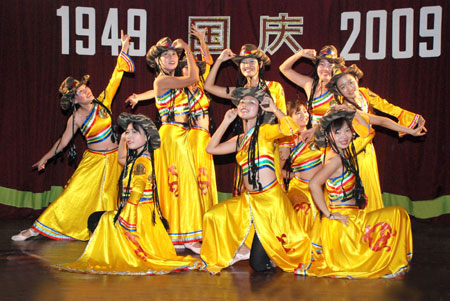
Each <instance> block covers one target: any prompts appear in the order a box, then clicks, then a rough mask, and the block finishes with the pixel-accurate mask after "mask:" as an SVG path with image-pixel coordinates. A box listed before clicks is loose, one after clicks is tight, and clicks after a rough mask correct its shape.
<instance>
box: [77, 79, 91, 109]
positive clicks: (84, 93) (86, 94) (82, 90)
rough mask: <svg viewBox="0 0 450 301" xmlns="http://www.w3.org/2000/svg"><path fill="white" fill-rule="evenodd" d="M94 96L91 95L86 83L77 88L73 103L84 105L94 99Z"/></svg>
mask: <svg viewBox="0 0 450 301" xmlns="http://www.w3.org/2000/svg"><path fill="white" fill-rule="evenodd" d="M94 98H95V97H94V96H93V95H92V91H91V88H89V87H88V86H86V85H84V84H83V85H81V86H79V87H78V88H77V92H76V93H75V103H76V104H80V105H84V104H89V103H91V102H92V101H93V100H94Z"/></svg>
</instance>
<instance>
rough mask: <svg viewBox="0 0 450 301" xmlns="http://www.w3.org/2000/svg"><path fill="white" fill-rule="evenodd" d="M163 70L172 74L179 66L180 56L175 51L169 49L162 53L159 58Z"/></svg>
mask: <svg viewBox="0 0 450 301" xmlns="http://www.w3.org/2000/svg"><path fill="white" fill-rule="evenodd" d="M158 61H159V64H160V67H161V69H163V70H165V71H167V72H171V71H174V70H175V69H176V68H177V66H178V54H177V52H176V51H175V50H173V49H169V50H167V51H164V52H163V53H161V55H160V56H159V58H158Z"/></svg>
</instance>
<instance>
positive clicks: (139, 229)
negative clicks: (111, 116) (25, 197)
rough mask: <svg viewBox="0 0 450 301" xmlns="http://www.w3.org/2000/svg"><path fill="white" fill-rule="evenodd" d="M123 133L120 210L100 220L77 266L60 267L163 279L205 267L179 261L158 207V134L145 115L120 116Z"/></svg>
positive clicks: (185, 259)
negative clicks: (155, 157) (155, 163)
mask: <svg viewBox="0 0 450 301" xmlns="http://www.w3.org/2000/svg"><path fill="white" fill-rule="evenodd" d="M118 124H119V125H120V126H121V127H122V128H123V129H124V130H125V133H124V134H123V135H122V139H121V142H120V145H119V162H120V163H121V164H124V166H125V168H124V171H123V173H122V177H121V179H120V181H119V185H120V187H121V198H120V200H121V202H120V207H119V209H118V210H114V211H107V212H105V213H103V214H102V215H101V218H100V221H99V222H98V225H97V227H96V229H95V231H94V235H93V236H92V238H91V239H90V241H89V244H88V246H87V247H86V249H85V251H84V252H83V254H82V255H81V257H80V258H79V259H78V260H77V261H76V262H74V263H71V264H62V265H56V266H55V267H56V268H58V269H61V270H64V271H69V272H82V273H95V274H115V275H159V274H167V273H170V272H176V271H182V270H192V269H198V268H200V267H201V265H202V263H201V261H200V260H198V259H196V258H193V257H191V256H186V257H183V256H177V254H176V252H175V249H174V246H173V244H172V241H171V240H170V238H169V235H168V234H167V231H166V228H165V226H166V227H167V226H168V225H167V221H166V220H165V219H164V217H163V215H162V213H161V209H160V207H159V200H158V195H157V190H156V180H155V173H154V170H153V163H152V161H153V160H152V157H153V151H154V150H155V149H157V148H159V146H160V138H159V134H158V130H157V129H156V126H155V125H154V124H153V122H152V121H151V120H150V119H149V118H147V117H145V116H144V115H132V114H128V113H122V114H120V116H119V119H118Z"/></svg>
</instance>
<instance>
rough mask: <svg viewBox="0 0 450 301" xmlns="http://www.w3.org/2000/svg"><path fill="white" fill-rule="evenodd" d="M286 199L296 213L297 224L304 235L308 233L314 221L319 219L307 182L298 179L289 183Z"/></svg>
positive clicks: (293, 179) (295, 178)
mask: <svg viewBox="0 0 450 301" xmlns="http://www.w3.org/2000/svg"><path fill="white" fill-rule="evenodd" d="M288 198H289V200H290V201H291V203H292V206H293V207H294V210H295V211H296V212H297V217H298V220H299V222H300V223H301V224H302V226H303V229H305V231H306V233H310V232H311V229H312V226H313V224H314V221H315V220H316V219H317V218H318V217H319V210H318V209H317V207H316V205H315V204H314V201H313V199H312V196H311V192H310V191H309V181H307V180H303V179H301V178H298V177H294V178H292V180H291V181H290V182H289V191H288Z"/></svg>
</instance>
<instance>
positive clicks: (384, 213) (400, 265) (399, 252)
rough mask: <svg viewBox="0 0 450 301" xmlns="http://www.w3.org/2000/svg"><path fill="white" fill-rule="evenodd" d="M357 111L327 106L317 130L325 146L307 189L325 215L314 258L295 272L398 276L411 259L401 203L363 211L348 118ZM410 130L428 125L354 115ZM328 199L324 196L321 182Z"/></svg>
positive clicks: (419, 132)
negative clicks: (321, 162)
mask: <svg viewBox="0 0 450 301" xmlns="http://www.w3.org/2000/svg"><path fill="white" fill-rule="evenodd" d="M354 116H355V110H354V109H350V108H349V107H346V106H345V108H344V109H342V106H339V107H338V106H334V107H332V108H330V110H329V111H328V113H326V114H325V116H323V118H322V119H321V121H320V125H319V127H318V129H317V130H316V134H315V143H316V144H318V145H319V146H321V147H327V146H329V148H328V151H327V152H326V160H325V163H324V165H323V167H322V169H321V170H320V171H319V172H317V173H316V174H315V176H314V177H313V178H312V179H311V181H310V184H309V186H310V190H311V194H312V196H313V198H314V202H316V204H317V206H318V208H319V209H320V210H321V212H322V214H323V215H324V217H323V220H322V223H321V228H320V235H319V236H318V240H315V241H313V244H314V246H315V252H314V255H313V257H314V260H313V261H312V263H311V265H310V266H309V267H308V268H307V270H306V271H296V272H297V273H298V274H302V275H305V274H306V275H311V276H329V277H346V278H378V277H401V276H403V275H404V273H405V272H406V271H407V270H408V269H409V262H410V260H411V258H412V251H413V250H412V234H411V225H410V221H409V216H408V213H407V212H406V211H405V210H404V209H403V208H401V207H389V208H383V209H379V210H375V211H372V212H366V211H364V210H361V208H362V207H364V205H365V203H366V202H367V198H366V196H365V193H364V187H363V185H362V183H361V178H360V177H359V168H358V160H357V157H356V151H355V148H354V146H353V145H352V140H353V131H352V120H353V118H354ZM363 116H365V117H368V119H369V122H370V123H369V125H367V126H368V127H369V128H370V124H377V125H381V126H384V127H386V128H389V129H392V130H395V131H405V132H407V133H409V134H412V135H417V136H420V135H424V134H425V131H426V129H425V128H424V127H423V126H421V127H419V128H418V129H416V130H412V129H408V128H407V127H404V126H401V125H399V124H397V123H395V122H393V121H392V120H390V119H387V118H384V117H378V116H375V115H366V114H364V113H363V112H361V111H358V112H357V113H356V118H357V119H358V122H360V123H361V124H364V123H365V120H364V119H363V118H362V117H363ZM366 120H367V119H366ZM324 184H325V186H326V190H327V192H328V197H329V200H328V203H326V201H325V199H324V197H323V188H322V187H323V185H324Z"/></svg>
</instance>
